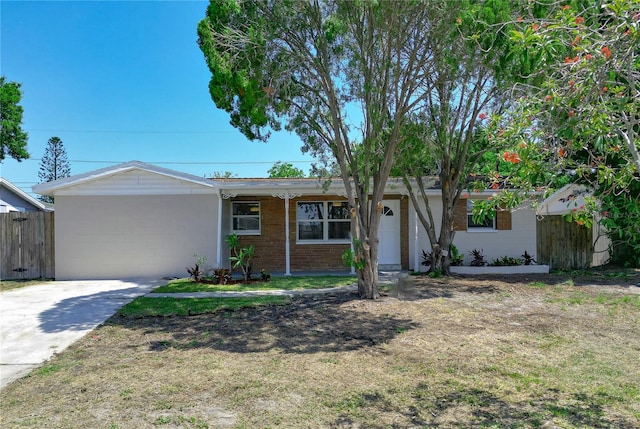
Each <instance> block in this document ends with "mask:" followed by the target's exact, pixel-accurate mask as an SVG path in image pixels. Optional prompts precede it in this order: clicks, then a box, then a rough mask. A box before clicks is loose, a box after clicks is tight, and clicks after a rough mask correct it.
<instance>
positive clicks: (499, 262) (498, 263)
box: [489, 256, 522, 267]
mask: <svg viewBox="0 0 640 429" xmlns="http://www.w3.org/2000/svg"><path fill="white" fill-rule="evenodd" d="M516 265H522V260H521V259H518V258H513V257H511V256H503V257H502V258H498V259H494V260H493V261H491V263H490V264H489V266H490V267H513V266H516Z"/></svg>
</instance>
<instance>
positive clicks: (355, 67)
mask: <svg viewBox="0 0 640 429" xmlns="http://www.w3.org/2000/svg"><path fill="white" fill-rule="evenodd" d="M445 3H447V4H448V3H449V2H445ZM442 7H443V2H440V1H435V0H434V1H431V0H429V1H424V2H410V1H407V2H369V1H366V2H354V1H351V0H338V1H331V2H307V1H287V2H283V1H273V2H252V1H245V2H238V1H234V0H211V2H210V5H209V7H208V9H207V15H206V17H205V18H204V19H203V20H202V21H201V22H200V23H199V25H198V43H199V45H200V48H201V50H202V52H203V54H204V57H205V60H206V62H207V65H208V67H209V70H210V72H211V75H212V77H211V80H210V84H209V92H210V94H211V97H212V99H213V101H214V103H215V104H216V106H217V107H218V108H220V109H223V110H225V111H226V112H228V113H229V115H230V118H231V124H232V125H233V126H234V127H236V128H237V129H238V130H239V131H241V132H242V133H243V134H244V135H245V136H247V137H248V138H249V139H251V140H267V139H268V137H269V133H270V132H271V131H272V130H279V129H281V128H282V127H283V126H284V127H285V128H286V129H287V130H288V131H291V132H295V133H296V134H297V135H298V136H299V137H300V139H301V141H302V142H303V147H302V150H303V152H306V153H310V154H311V155H313V156H314V157H316V158H317V159H318V160H320V161H322V162H324V163H325V165H332V164H334V163H337V164H338V166H339V168H340V172H341V173H342V175H343V178H344V179H346V178H347V177H349V180H345V183H344V185H345V188H346V191H347V197H348V199H349V204H350V206H351V207H353V208H354V212H353V216H354V217H353V219H354V220H353V222H354V228H352V233H353V235H354V237H356V238H359V239H361V240H363V241H365V242H367V249H366V251H365V252H362V253H360V252H356V253H357V254H358V257H361V258H363V260H364V261H363V262H364V263H363V264H362V265H361V266H362V267H363V270H362V271H360V270H359V275H360V276H361V280H362V281H361V282H359V285H360V287H361V290H360V293H361V295H362V296H366V297H368V298H376V297H377V296H378V291H377V287H378V285H377V284H375V278H376V276H375V274H374V271H375V269H376V266H377V261H372V260H371V258H372V257H371V255H373V254H376V253H377V252H375V251H374V250H375V247H376V246H378V241H377V240H371V241H370V242H369V241H367V237H371V236H375V234H376V233H377V227H378V224H379V221H380V213H379V212H377V210H376V204H377V202H378V201H380V200H381V199H382V195H383V193H384V188H385V186H386V182H387V179H388V177H389V173H390V171H391V166H392V164H393V158H394V156H395V154H396V153H397V150H396V149H397V147H398V145H399V144H400V142H401V141H402V139H403V136H402V133H401V131H400V130H401V129H402V127H403V126H404V125H405V123H406V122H407V120H408V118H409V117H410V115H411V114H412V113H414V112H416V111H417V110H418V108H419V107H420V106H421V105H422V102H423V101H424V100H425V99H426V98H428V97H429V96H430V94H431V85H430V83H429V82H428V79H429V78H430V75H431V73H430V72H431V69H432V67H431V60H432V58H433V55H432V50H431V47H432V46H436V45H437V40H436V38H435V37H434V38H433V40H430V41H429V42H428V43H427V42H426V41H425V37H426V36H427V35H429V37H430V34H431V31H429V32H428V33H427V32H425V29H427V28H431V27H433V26H434V25H435V24H436V23H438V22H439V18H440V16H441V13H442V11H441V8H442ZM439 28H440V27H439ZM446 30H447V31H450V30H451V27H447V28H446ZM352 112H357V113H356V114H353V113H352ZM370 198H371V199H372V200H373V202H374V204H369V201H370ZM373 229H375V230H373ZM369 246H371V247H369ZM371 248H373V249H371Z"/></svg>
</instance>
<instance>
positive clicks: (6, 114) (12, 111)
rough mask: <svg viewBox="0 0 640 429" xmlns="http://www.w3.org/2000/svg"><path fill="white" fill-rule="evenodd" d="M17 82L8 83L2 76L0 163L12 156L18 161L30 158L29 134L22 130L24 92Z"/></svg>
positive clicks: (0, 94)
mask: <svg viewBox="0 0 640 429" xmlns="http://www.w3.org/2000/svg"><path fill="white" fill-rule="evenodd" d="M20 85H21V84H19V83H16V82H7V81H6V78H5V77H4V76H0V161H2V160H4V158H5V156H10V157H11V158H13V159H15V160H16V161H22V160H23V159H27V158H29V152H27V138H28V136H27V133H26V132H24V131H23V130H22V113H23V109H22V106H20V100H21V99H22V92H21V91H20Z"/></svg>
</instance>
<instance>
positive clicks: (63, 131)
mask: <svg viewBox="0 0 640 429" xmlns="http://www.w3.org/2000/svg"><path fill="white" fill-rule="evenodd" d="M28 131H35V132H48V133H85V134H232V133H237V131H234V130H226V131H225V130H209V131H204V130H202V131H172V130H156V131H144V130H74V129H66V130H65V129H60V130H54V129H48V128H29V129H28Z"/></svg>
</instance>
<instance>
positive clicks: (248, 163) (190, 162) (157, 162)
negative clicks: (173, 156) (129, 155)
mask: <svg viewBox="0 0 640 429" xmlns="http://www.w3.org/2000/svg"><path fill="white" fill-rule="evenodd" d="M41 160H42V159H41V158H29V159H27V160H26V161H41ZM69 162H77V163H88V164H123V163H125V162H128V161H97V160H86V159H75V160H74V159H71V160H69ZM144 162H145V163H147V164H163V165H256V164H271V165H273V164H275V163H276V162H281V163H283V164H300V163H306V164H311V163H312V162H316V161H314V160H302V161H212V162H202V161H144Z"/></svg>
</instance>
